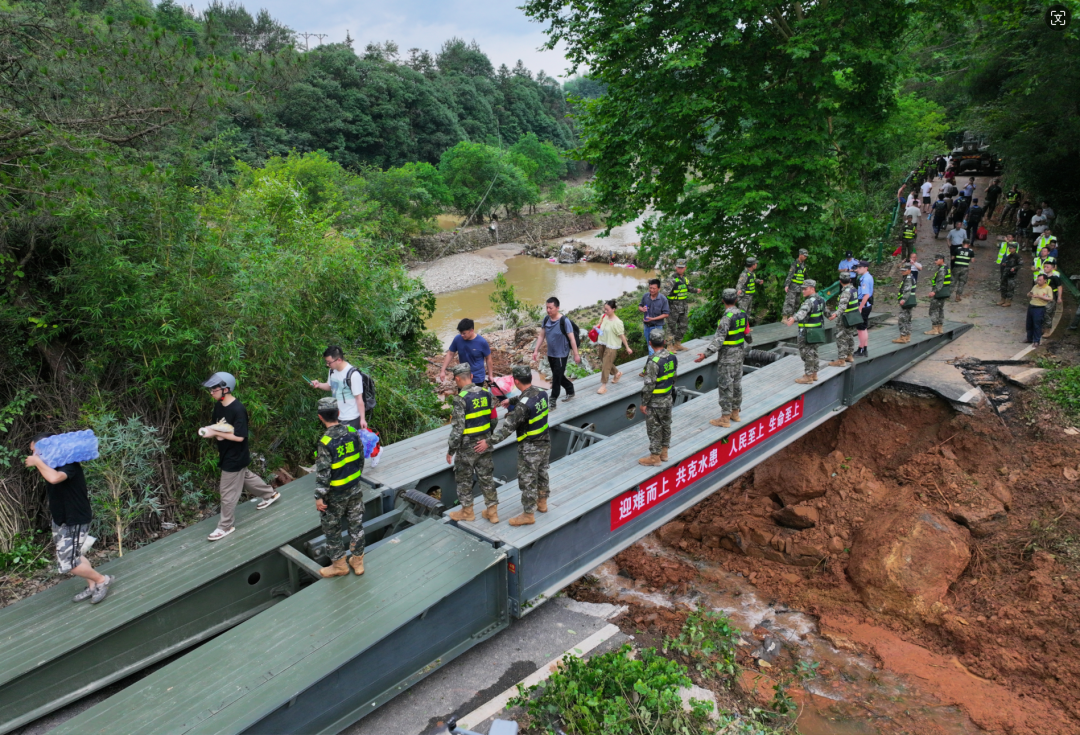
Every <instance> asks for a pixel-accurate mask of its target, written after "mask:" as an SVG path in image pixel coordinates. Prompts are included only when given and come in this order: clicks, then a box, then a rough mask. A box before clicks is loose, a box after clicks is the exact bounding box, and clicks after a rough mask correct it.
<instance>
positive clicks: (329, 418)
mask: <svg viewBox="0 0 1080 735" xmlns="http://www.w3.org/2000/svg"><path fill="white" fill-rule="evenodd" d="M319 421H321V422H322V425H323V426H325V427H326V433H325V434H324V435H323V437H322V439H320V440H319V448H318V449H317V450H316V452H315V508H316V510H318V511H319V520H320V521H321V523H322V532H323V534H325V536H326V554H327V556H329V557H330V562H331V563H330V566H328V567H323V568H322V569H320V570H319V574H321V575H322V576H323V577H341V576H344V575H346V574H348V573H349V567H350V566H351V567H352V569H353V572H355V573H356V575H357V576H359V575H361V574H363V573H364V493H363V491H362V489H361V485H360V472H361V469H362V468H363V464H362V460H363V457H364V445H363V442H361V441H360V434H358V433H357V431H356V429H354V428H353V427H351V426H346V425H345V424H342V423H338V405H337V399H335V398H333V397H331V396H327V397H325V398H320V399H319ZM342 517H344V518H345V519H346V522H347V523H348V526H349V551H350V552H351V553H352V556H351V557H349V560H348V563H347V564H346V561H345V548H344V547H343V546H342V545H341V519H342Z"/></svg>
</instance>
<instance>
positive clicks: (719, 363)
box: [705, 306, 744, 415]
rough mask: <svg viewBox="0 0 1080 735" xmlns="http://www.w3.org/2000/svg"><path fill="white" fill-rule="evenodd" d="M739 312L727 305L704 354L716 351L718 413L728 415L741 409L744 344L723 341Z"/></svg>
mask: <svg viewBox="0 0 1080 735" xmlns="http://www.w3.org/2000/svg"><path fill="white" fill-rule="evenodd" d="M739 314H740V312H739V310H738V309H737V308H736V307H734V306H728V307H727V311H725V312H724V315H723V316H722V317H720V321H719V322H717V323H716V334H714V335H713V338H712V342H710V343H709V346H708V347H706V348H705V356H706V357H708V356H709V355H711V354H713V353H715V352H718V353H720V354H719V355H718V356H717V358H716V393H717V398H718V399H719V401H720V413H721V414H724V415H729V414H731V413H732V412H734V411H741V410H742V366H743V354H744V353H743V347H744V345H741V344H740V345H725V344H724V341H725V340H726V339H727V337H728V332H730V331H731V323H732V321H733V320H735V319H737V318H738V316H739Z"/></svg>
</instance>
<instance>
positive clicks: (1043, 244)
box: [1035, 235, 1057, 252]
mask: <svg viewBox="0 0 1080 735" xmlns="http://www.w3.org/2000/svg"><path fill="white" fill-rule="evenodd" d="M1056 242H1057V237H1055V236H1054V235H1051V236H1050V237H1044V236H1043V235H1039V237H1038V238H1037V239H1036V240H1035V252H1039V251H1040V250H1042V249H1043V248H1046V249H1047V250H1052V249H1053V247H1054V244H1055V243H1056Z"/></svg>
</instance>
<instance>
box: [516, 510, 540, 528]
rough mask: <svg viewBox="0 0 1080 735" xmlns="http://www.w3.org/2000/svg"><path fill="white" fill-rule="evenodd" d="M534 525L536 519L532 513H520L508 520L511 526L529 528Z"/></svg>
mask: <svg viewBox="0 0 1080 735" xmlns="http://www.w3.org/2000/svg"><path fill="white" fill-rule="evenodd" d="M534 523H536V518H534V517H533V514H532V513H522V514H521V515H519V516H514V517H513V518H511V519H510V525H511V526H531V525H532V524H534Z"/></svg>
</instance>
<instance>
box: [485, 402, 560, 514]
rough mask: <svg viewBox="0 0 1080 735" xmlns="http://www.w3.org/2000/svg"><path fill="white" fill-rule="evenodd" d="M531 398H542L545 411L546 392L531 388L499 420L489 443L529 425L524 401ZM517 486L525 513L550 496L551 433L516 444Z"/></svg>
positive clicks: (496, 441)
mask: <svg viewBox="0 0 1080 735" xmlns="http://www.w3.org/2000/svg"><path fill="white" fill-rule="evenodd" d="M534 396H541V397H542V399H543V401H544V410H547V400H548V396H547V393H546V392H544V391H543V390H541V389H540V388H537V387H536V386H535V385H530V386H529V387H528V388H526V389H525V390H524V391H522V392H521V395H520V396H519V397H518V398H517V399H516V403H515V404H514V405H513V406H512V407H511V409H510V412H509V413H508V414H506V417H505V418H504V419H503V420H502V424H501V425H500V426H499V428H497V429H496V430H495V434H494V435H493V436H492V437H491V441H490V442H489V444H492V445H495V444H498V443H499V442H501V441H502V440H503V439H505V438H506V437H508V436H510V435H511V434H512V433H514V432H515V431H517V428H518V425H519V424H520V425H521V426H522V428H523V429H524V428H525V427H526V426H528V421H529V419H528V416H527V415H526V408H525V402H526V401H528V400H529V399H530V398H533V397H534ZM517 456H518V487H520V488H521V506H522V508H523V510H524V512H525V513H535V512H536V501H537V500H539V499H540V498H544V499H547V497H548V496H549V495H551V490H550V488H549V487H548V464H549V463H550V462H551V432H550V429H549V430H548V431H545V432H544V433H543V434H540V435H539V436H530V437H527V438H526V439H524V440H523V441H520V442H518V454H517Z"/></svg>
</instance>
